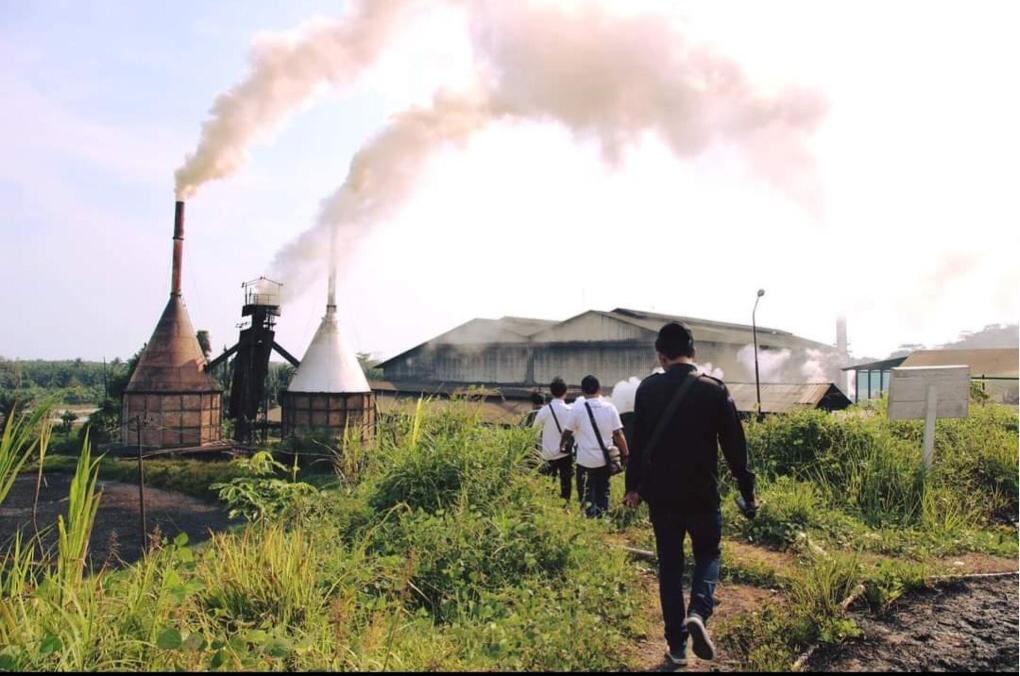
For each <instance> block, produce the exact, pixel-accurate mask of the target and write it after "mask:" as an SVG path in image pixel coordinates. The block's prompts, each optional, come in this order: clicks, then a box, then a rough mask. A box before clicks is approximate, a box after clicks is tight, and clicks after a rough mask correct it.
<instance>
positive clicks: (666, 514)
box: [649, 505, 722, 654]
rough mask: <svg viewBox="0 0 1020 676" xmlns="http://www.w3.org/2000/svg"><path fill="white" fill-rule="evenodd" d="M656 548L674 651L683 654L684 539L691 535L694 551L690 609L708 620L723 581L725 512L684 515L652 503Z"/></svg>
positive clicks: (667, 630)
mask: <svg viewBox="0 0 1020 676" xmlns="http://www.w3.org/2000/svg"><path fill="white" fill-rule="evenodd" d="M649 512H650V515H651V518H652V528H653V530H654V531H655V549H656V552H657V553H658V556H659V602H660V603H661V604H662V620H663V623H664V624H665V636H666V642H667V643H668V644H669V648H670V651H672V652H674V654H676V653H681V652H683V651H684V648H685V646H686V645H687V630H686V629H685V628H684V619H686V617H687V613H686V612H685V609H684V592H683V578H684V539H685V537H686V536H687V535H688V534H689V535H690V536H691V548H692V549H693V551H694V575H693V576H692V579H691V602H690V607H689V608H688V609H687V611H689V612H691V613H697V614H698V615H699V616H701V619H703V620H704V621H705V623H706V624H707V623H708V618H709V617H711V615H712V608H713V606H714V605H715V602H714V599H713V595H714V594H715V585H716V583H718V582H719V540H720V539H721V538H722V514H721V513H720V512H719V510H718V509H717V510H715V511H713V512H708V513H707V514H682V513H679V512H676V511H673V510H670V509H668V508H666V507H660V508H656V507H654V506H653V505H649Z"/></svg>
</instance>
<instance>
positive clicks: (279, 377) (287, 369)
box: [266, 362, 297, 408]
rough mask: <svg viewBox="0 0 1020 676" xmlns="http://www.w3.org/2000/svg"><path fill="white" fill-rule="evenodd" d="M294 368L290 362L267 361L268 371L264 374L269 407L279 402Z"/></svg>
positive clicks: (292, 375)
mask: <svg viewBox="0 0 1020 676" xmlns="http://www.w3.org/2000/svg"><path fill="white" fill-rule="evenodd" d="M296 370H297V369H295V368H294V367H293V366H291V365H290V364H283V363H280V362H269V373H268V374H267V375H266V396H268V397H269V406H270V408H271V407H273V406H276V405H278V404H279V403H280V400H281V399H282V397H283V393H284V392H285V391H286V390H287V387H288V386H289V385H290V380H291V378H293V377H294V371H296Z"/></svg>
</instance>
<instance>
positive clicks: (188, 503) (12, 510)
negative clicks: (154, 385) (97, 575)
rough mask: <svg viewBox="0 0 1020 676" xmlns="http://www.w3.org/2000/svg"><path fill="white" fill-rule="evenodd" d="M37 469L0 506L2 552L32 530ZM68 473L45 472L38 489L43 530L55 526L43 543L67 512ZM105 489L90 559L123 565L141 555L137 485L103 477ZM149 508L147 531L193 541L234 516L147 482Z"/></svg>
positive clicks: (21, 479) (96, 563)
mask: <svg viewBox="0 0 1020 676" xmlns="http://www.w3.org/2000/svg"><path fill="white" fill-rule="evenodd" d="M35 482H36V477H35V475H34V474H23V475H21V476H19V477H18V478H17V480H16V481H15V483H14V487H13V489H12V490H11V492H10V494H9V495H8V496H7V500H6V501H4V503H3V504H2V505H0V551H6V546H5V545H6V543H7V542H8V541H9V539H10V538H11V537H12V536H13V535H14V533H15V531H16V530H18V529H22V531H23V532H25V533H28V534H31V533H34V528H33V525H32V504H33V501H34V498H35ZM70 484H71V475H69V474H54V473H51V474H46V475H45V476H44V484H43V486H42V489H41V490H40V493H39V507H38V512H37V517H36V522H37V523H38V526H39V528H40V530H44V529H46V528H47V527H51V529H50V531H49V532H48V533H46V534H44V538H43V539H44V542H45V543H46V544H47V546H52V544H53V543H54V542H55V541H56V538H55V534H54V531H55V524H56V522H57V514H65V515H66V511H67V496H68V489H69V487H70ZM98 490H102V497H101V499H100V502H99V510H98V512H97V514H96V522H95V527H94V529H93V531H92V538H91V540H90V544H89V552H90V562H91V564H92V565H93V567H94V568H96V569H98V568H99V567H101V566H104V565H106V566H121V565H124V564H128V563H132V562H134V561H137V560H138V559H139V558H141V551H142V549H141V528H140V519H139V509H138V505H139V501H138V486H137V485H134V484H127V483H121V482H117V481H99V482H98V485H97V491H98ZM145 511H146V522H147V526H148V531H149V533H150V534H151V533H152V532H153V531H154V530H155V529H157V528H158V529H159V532H160V533H161V534H162V535H164V536H167V537H169V538H173V537H175V536H176V535H177V534H178V533H181V532H184V533H187V534H188V539H189V540H190V541H191V542H200V541H202V540H206V539H208V538H209V532H210V530H212V531H218V530H223V529H225V528H226V527H227V526H228V525H229V524H230V520H229V519H227V515H226V513H225V512H224V511H223V510H222V509H221V508H220V507H218V506H216V505H211V504H209V503H207V502H203V501H202V500H199V499H197V498H193V497H191V496H188V495H184V494H182V493H176V492H172V491H164V490H160V489H158V488H150V487H146V489H145Z"/></svg>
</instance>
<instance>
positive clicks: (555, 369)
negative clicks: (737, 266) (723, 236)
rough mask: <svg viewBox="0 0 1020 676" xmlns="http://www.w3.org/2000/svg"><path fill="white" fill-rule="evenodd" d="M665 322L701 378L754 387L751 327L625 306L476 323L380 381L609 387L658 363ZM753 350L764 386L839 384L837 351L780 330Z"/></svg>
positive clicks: (430, 344) (398, 359)
mask: <svg viewBox="0 0 1020 676" xmlns="http://www.w3.org/2000/svg"><path fill="white" fill-rule="evenodd" d="M670 321H682V322H684V323H685V324H687V326H689V327H690V328H691V330H692V331H693V333H694V338H695V342H696V345H697V352H698V353H697V361H698V363H699V364H701V365H702V366H703V367H704V368H705V370H706V371H707V372H710V373H716V374H719V375H722V377H724V378H725V379H726V380H727V381H731V382H751V383H753V382H754V362H753V348H752V343H753V337H752V329H751V326H749V325H743V324H731V323H726V322H717V321H710V320H705V319H695V318H692V317H679V316H674V315H665V314H658V313H654V312H641V311H637V310H629V309H626V308H617V309H614V310H611V311H608V312H603V311H599V310H590V311H588V312H584V313H582V314H579V315H577V316H575V317H571V318H570V319H567V320H564V321H549V320H541V319H527V318H521V317H503V318H502V319H473V320H471V321H469V322H467V323H465V324H462V325H461V326H458V327H456V328H454V329H452V330H450V331H448V332H446V333H444V334H442V335H440V336H437V337H435V338H433V339H432V340H429V341H427V342H425V343H422V344H421V345H418V346H416V347H413V348H411V349H409V350H407V351H405V352H402V353H401V354H398V355H397V356H395V357H392V358H391V359H389V360H387V361H385V362H383V363H382V364H380V368H382V370H383V373H384V377H385V380H386V381H387V382H388V383H390V384H391V386H394V387H396V388H397V389H400V390H403V391H410V390H412V389H415V387H423V386H426V385H429V384H431V385H437V384H442V385H444V386H468V385H485V386H492V387H498V388H501V389H521V388H524V389H526V388H533V387H538V386H542V385H545V384H547V383H549V382H550V381H551V380H552V379H553V378H554V377H555V376H560V377H562V378H563V379H564V380H566V381H567V383H568V384H569V385H574V386H576V385H578V384H579V383H580V382H581V379H582V378H583V377H584V376H585V375H587V374H589V373H594V374H596V375H597V376H598V377H599V379H600V380H601V381H602V383H603V384H604V385H605V386H606V388H607V389H608V388H611V387H612V386H613V384H615V383H616V382H619V381H621V380H627V379H628V378H630V377H633V376H636V377H639V378H643V377H644V376H646V375H648V374H649V373H651V372H652V371H653V370H654V369H655V368H656V367H657V366H658V363H657V360H656V355H655V350H654V348H653V344H654V342H655V337H656V334H657V333H658V331H659V329H660V328H661V327H662V325H663V324H665V323H667V322H670ZM758 349H759V358H760V359H759V361H760V363H761V364H762V366H763V371H762V376H761V380H762V382H775V383H805V382H827V383H831V382H839V378H840V367H841V366H844V365H845V364H844V362H843V361H842V360H841V357H840V353H839V351H838V350H837V349H836V347H835V346H834V345H829V344H826V343H821V342H817V341H814V340H809V339H806V338H801V337H799V336H795V335H793V334H792V333H789V332H787V331H780V330H778V329H771V328H765V327H758ZM412 384H413V385H414V387H406V386H409V385H412Z"/></svg>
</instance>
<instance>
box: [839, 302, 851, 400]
mask: <svg viewBox="0 0 1020 676" xmlns="http://www.w3.org/2000/svg"><path fill="white" fill-rule="evenodd" d="M836 352H837V354H838V359H839V366H840V368H842V367H844V366H850V343H849V340H848V339H847V333H846V317H843V316H842V315H841V316H840V317H838V318H837V319H836ZM838 384H839V386H840V387H841V388H842V389H843V391H844V392H849V391H850V372H849V371H841V372H840V375H839V380H838Z"/></svg>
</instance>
